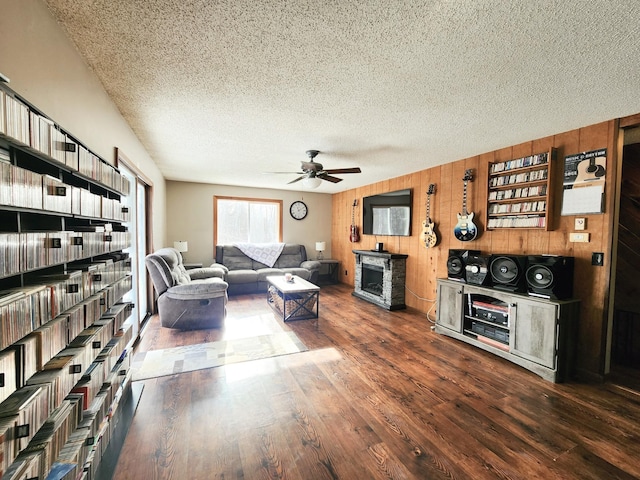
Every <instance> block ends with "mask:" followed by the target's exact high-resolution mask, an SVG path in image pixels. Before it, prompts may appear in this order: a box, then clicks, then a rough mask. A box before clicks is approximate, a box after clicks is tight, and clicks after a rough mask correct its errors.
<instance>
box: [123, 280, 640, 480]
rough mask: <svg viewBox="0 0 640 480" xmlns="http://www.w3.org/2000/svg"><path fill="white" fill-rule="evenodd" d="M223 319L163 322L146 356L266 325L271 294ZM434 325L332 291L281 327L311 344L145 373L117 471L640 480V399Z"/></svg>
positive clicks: (233, 301) (152, 333)
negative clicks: (214, 325) (545, 370)
mask: <svg viewBox="0 0 640 480" xmlns="http://www.w3.org/2000/svg"><path fill="white" fill-rule="evenodd" d="M228 312H229V314H228V317H227V320H226V322H227V327H225V329H222V330H206V331H203V330H201V331H195V332H177V331H173V330H168V329H162V328H160V327H159V326H158V322H157V319H153V320H152V323H151V325H150V327H149V328H148V330H147V332H146V334H145V336H144V338H143V339H142V341H141V342H140V345H139V347H138V350H139V351H144V350H151V349H158V348H167V347H172V346H176V345H188V344H193V343H199V342H211V341H216V340H219V339H224V338H229V337H232V336H233V335H237V334H238V332H239V331H240V332H246V331H247V330H246V329H247V328H255V329H256V330H257V331H261V330H264V329H265V328H268V327H267V326H266V324H265V322H263V321H262V320H261V318H262V319H264V315H270V314H271V310H270V309H269V307H268V306H267V305H266V301H265V296H264V295H245V296H235V297H231V298H230V300H229V305H228ZM280 323H281V321H280ZM430 325H431V324H430V323H429V321H428V320H427V319H426V318H425V315H424V314H421V313H419V312H417V311H413V310H402V311H395V312H388V311H385V310H383V309H381V308H379V307H376V306H374V305H371V304H369V303H367V302H365V301H362V300H359V299H357V298H354V297H352V296H351V289H350V288H348V287H347V286H344V285H336V286H328V287H323V288H322V292H321V295H320V319H319V321H318V322H317V323H315V322H313V321H310V320H304V321H297V322H290V323H287V324H286V325H285V324H282V323H281V327H280V328H283V329H285V330H288V329H291V330H293V331H295V332H296V334H297V335H298V337H299V338H300V339H301V340H302V341H303V342H304V343H305V344H306V345H307V347H308V348H309V351H307V352H302V353H297V354H292V355H286V356H281V357H275V358H269V359H264V360H256V361H252V362H246V363H240V364H235V365H228V366H225V367H219V368H215V369H208V370H200V371H196V372H192V373H183V374H180V375H173V376H170V377H161V378H157V379H153V380H147V381H145V388H144V392H143V394H142V398H141V400H140V405H139V407H138V411H137V413H136V415H135V417H134V421H133V424H132V425H131V429H130V431H129V434H128V436H127V439H126V441H125V444H124V447H123V452H122V454H121V456H120V459H119V461H118V467H117V471H116V474H115V477H114V478H116V479H142V478H145V479H291V480H295V479H304V480H307V479H336V478H339V479H349V480H350V479H438V478H458V479H494V478H502V479H506V478H510V479H535V478H539V479H545V480H547V479H565V480H566V479H574V478H575V479H631V478H640V421H639V420H640V402H638V401H636V400H634V399H633V398H627V397H625V396H623V395H619V394H617V393H616V392H615V391H611V390H610V389H608V388H607V387H606V386H605V385H586V384H581V383H577V382H568V383H564V384H553V383H550V382H547V381H545V380H542V379H541V378H539V377H537V376H536V375H534V374H532V373H530V372H528V371H526V370H524V369H522V368H520V367H518V366H516V365H513V364H511V363H509V362H507V361H505V360H502V359H500V358H497V357H494V356H492V355H490V354H488V353H485V352H483V351H480V350H477V349H475V348H473V347H471V346H469V345H467V344H463V343H460V342H458V341H456V340H453V339H451V338H448V337H444V336H440V335H438V334H436V333H434V332H432V331H431V329H430ZM261 333H264V332H261Z"/></svg>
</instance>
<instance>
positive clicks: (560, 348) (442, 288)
mask: <svg viewBox="0 0 640 480" xmlns="http://www.w3.org/2000/svg"><path fill="white" fill-rule="evenodd" d="M437 305H438V316H437V319H436V332H437V333H440V334H443V335H447V336H450V337H453V338H455V339H458V340H461V341H463V342H466V343H468V344H470V345H473V346H475V347H477V348H481V349H483V350H486V351H488V352H491V353H493V354H495V355H498V356H500V357H502V358H505V359H507V360H509V361H511V362H513V363H515V364H517V365H520V366H521V367H524V368H526V369H528V370H530V371H532V372H534V373H536V374H538V375H540V376H541V377H542V378H544V379H546V380H549V381H552V382H560V381H564V380H566V379H567V378H568V377H569V376H570V375H571V374H572V372H573V369H574V363H575V362H574V359H575V352H576V345H575V338H576V332H577V319H578V314H579V307H580V301H579V300H547V299H543V298H538V297H531V296H529V295H527V294H526V293H521V292H511V291H504V290H499V289H495V288H491V287H486V286H480V285H471V284H468V283H463V282H460V281H455V280H447V279H438V304H437Z"/></svg>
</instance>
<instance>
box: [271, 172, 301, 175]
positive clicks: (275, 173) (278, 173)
mask: <svg viewBox="0 0 640 480" xmlns="http://www.w3.org/2000/svg"><path fill="white" fill-rule="evenodd" d="M262 174H263V175H281V174H284V175H304V172H262Z"/></svg>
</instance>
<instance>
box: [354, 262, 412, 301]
mask: <svg viewBox="0 0 640 480" xmlns="http://www.w3.org/2000/svg"><path fill="white" fill-rule="evenodd" d="M353 253H355V255H356V272H355V286H354V291H353V295H354V296H355V297H358V298H361V299H363V300H366V301H368V302H371V303H374V304H376V305H379V306H381V307H383V308H386V309H387V310H399V309H401V308H405V307H406V306H405V304H404V288H405V274H406V259H407V256H408V255H402V254H398V253H385V252H374V251H369V250H353Z"/></svg>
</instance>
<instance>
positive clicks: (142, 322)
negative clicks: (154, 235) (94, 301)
mask: <svg viewBox="0 0 640 480" xmlns="http://www.w3.org/2000/svg"><path fill="white" fill-rule="evenodd" d="M117 159H118V168H119V169H120V172H121V173H122V174H123V175H124V176H125V178H126V179H127V180H129V186H130V188H129V195H127V196H126V200H125V202H126V203H125V207H126V208H127V209H128V210H129V219H130V220H129V222H127V223H126V224H125V225H126V227H127V229H128V231H129V233H130V234H131V247H129V249H127V250H125V251H126V252H127V253H129V257H130V258H131V276H132V284H133V288H132V289H131V290H130V291H129V292H128V293H127V295H126V296H125V298H124V299H125V300H126V301H128V302H131V303H132V305H133V311H132V313H131V322H132V328H133V339H134V341H135V340H136V339H137V338H138V337H140V336H141V335H142V333H143V331H144V328H145V326H146V323H147V321H148V319H149V317H150V316H151V310H152V308H153V302H152V301H151V298H152V297H151V287H150V283H149V281H148V275H147V270H146V268H145V263H144V259H145V257H146V255H147V254H148V253H149V252H150V251H151V250H152V245H151V231H152V228H151V215H150V211H151V199H152V184H151V181H150V180H149V179H147V178H146V176H144V175H143V174H142V172H140V171H139V170H138V169H137V168H135V166H134V165H133V164H132V163H131V161H129V160H128V159H127V157H126V156H125V155H124V154H123V153H122V152H121V151H120V150H118V151H117Z"/></svg>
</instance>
